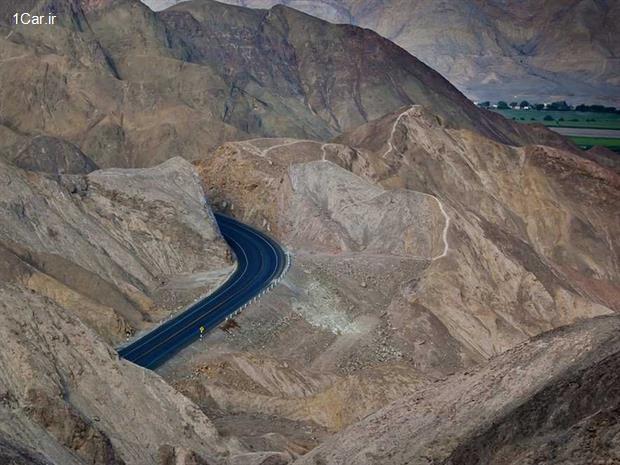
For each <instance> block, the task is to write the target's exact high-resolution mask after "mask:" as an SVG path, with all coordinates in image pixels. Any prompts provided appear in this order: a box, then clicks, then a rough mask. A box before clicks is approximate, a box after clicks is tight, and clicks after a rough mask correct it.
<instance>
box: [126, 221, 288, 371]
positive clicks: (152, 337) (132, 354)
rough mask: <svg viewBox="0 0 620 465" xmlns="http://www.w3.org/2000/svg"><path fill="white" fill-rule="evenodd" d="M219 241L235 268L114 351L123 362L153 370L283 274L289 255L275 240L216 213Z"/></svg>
mask: <svg viewBox="0 0 620 465" xmlns="http://www.w3.org/2000/svg"><path fill="white" fill-rule="evenodd" d="M215 219H216V220H217V224H218V226H219V228H220V231H221V232H222V236H224V239H226V242H228V244H229V245H230V247H231V249H232V250H233V252H234V253H235V255H236V257H237V269H236V270H235V272H234V273H233V274H232V275H231V276H230V278H228V280H227V281H226V282H225V283H224V284H223V285H222V286H221V287H219V288H218V289H217V290H216V291H215V292H213V293H212V294H210V295H209V296H207V297H205V298H204V299H202V300H201V301H199V302H196V303H195V304H193V305H192V306H191V307H189V308H188V309H187V310H185V311H184V312H183V313H180V314H179V315H177V316H175V317H174V318H172V319H171V320H168V321H166V322H165V323H162V324H161V325H160V326H158V327H157V328H155V329H154V330H153V331H151V332H149V333H147V334H145V335H144V336H142V337H141V338H139V339H137V340H135V341H133V342H132V343H131V344H128V345H127V346H125V347H122V348H120V349H119V350H118V353H119V355H120V356H121V357H123V358H124V359H127V360H129V361H131V362H133V363H135V364H137V365H141V366H143V367H145V368H150V369H154V368H156V367H158V366H159V365H161V364H162V363H164V362H165V361H166V360H168V359H169V358H170V357H172V356H173V355H175V354H176V353H177V352H179V351H180V350H181V349H183V348H184V347H187V346H188V345H189V344H191V343H192V342H193V341H195V340H196V339H198V338H199V337H200V327H201V326H204V327H205V329H206V330H207V331H209V330H211V329H213V328H215V327H216V326H217V325H219V324H220V323H222V322H223V321H224V320H225V319H226V317H228V316H229V315H231V314H232V313H234V312H235V311H236V310H238V309H239V308H241V307H242V306H243V305H244V304H246V303H247V302H249V301H250V300H252V298H254V297H256V296H257V295H258V294H260V293H261V292H262V291H263V290H265V289H266V288H267V287H269V285H270V284H271V283H272V282H273V281H274V280H275V279H277V278H279V277H280V276H281V275H282V274H283V273H284V271H285V268H286V265H287V255H286V253H285V252H284V250H282V247H280V246H279V245H278V243H277V242H275V241H274V240H273V239H271V238H270V237H269V236H267V235H266V234H263V233H262V232H260V231H257V230H256V229H253V228H251V227H249V226H247V225H245V224H243V223H240V222H238V221H236V220H233V219H232V218H229V217H227V216H224V215H220V214H217V213H216V214H215Z"/></svg>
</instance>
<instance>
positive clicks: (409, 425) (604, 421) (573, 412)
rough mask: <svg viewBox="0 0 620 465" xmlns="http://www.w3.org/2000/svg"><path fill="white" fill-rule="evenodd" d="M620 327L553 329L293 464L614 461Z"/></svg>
mask: <svg viewBox="0 0 620 465" xmlns="http://www.w3.org/2000/svg"><path fill="white" fill-rule="evenodd" d="M619 330H620V320H619V318H618V317H617V316H616V317H611V318H597V319H595V320H592V321H588V322H585V323H582V324H579V325H576V326H575V327H571V328H563V329H562V330H558V331H553V332H551V333H547V334H545V335H544V337H538V338H535V339H534V340H532V341H531V342H529V343H527V344H522V345H520V346H519V347H517V348H515V349H513V350H510V351H508V352H506V353H505V354H503V355H501V356H499V357H497V358H494V359H493V360H491V362H490V363H489V364H488V365H486V366H485V367H484V368H481V369H477V370H472V371H469V372H465V373H460V374H458V375H455V376H452V377H449V378H448V379H446V380H444V381H443V382H440V383H437V384H431V385H429V386H427V387H426V388H424V389H421V390H419V391H417V392H416V393H415V394H412V395H410V396H408V397H406V398H404V399H402V400H399V401H397V402H395V403H393V404H390V405H389V406H388V407H386V408H385V409H383V410H381V411H379V412H377V413H376V414H373V415H371V416H369V417H368V418H366V419H364V420H363V421H362V422H360V423H358V424H356V425H354V426H352V427H351V428H349V429H347V430H346V431H344V432H343V433H341V434H339V435H337V436H335V437H334V438H332V439H330V440H329V441H328V442H326V443H325V444H323V445H321V446H320V447H319V448H317V449H315V450H313V451H312V452H311V453H310V454H308V455H307V456H305V457H303V458H302V459H300V460H298V461H296V462H295V463H299V464H308V465H310V464H311V465H317V464H325V465H328V464H343V465H344V464H350V463H360V464H361V463H364V464H369V465H371V464H382V465H392V464H410V465H413V464H427V463H444V464H455V465H456V464H471V463H479V464H500V465H504V464H506V465H508V464H534V463H545V464H560V463H562V464H566V463H570V464H586V463H589V464H593V463H617V462H618V461H620V423H619V421H618V419H619V418H620V416H619V415H618V413H619V409H620V404H619V400H620V392H618V389H619V386H620V379H618V375H619V373H620V370H619V368H620V345H619V344H620V340H619V336H620V331H619ZM413 438H415V440H413Z"/></svg>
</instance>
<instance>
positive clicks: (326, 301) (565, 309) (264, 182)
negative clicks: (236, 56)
mask: <svg viewBox="0 0 620 465" xmlns="http://www.w3.org/2000/svg"><path fill="white" fill-rule="evenodd" d="M196 165H197V167H198V170H199V173H200V174H201V176H202V178H203V180H204V185H205V189H206V192H207V195H208V197H209V198H210V199H211V201H212V203H213V205H214V208H215V209H217V210H220V211H222V210H223V211H225V212H227V213H228V214H232V215H234V216H235V217H237V218H239V219H241V220H242V221H245V222H248V223H250V224H253V225H255V226H256V227H259V228H263V229H265V230H267V231H270V233H271V234H272V235H274V236H275V237H276V238H277V239H278V240H279V241H280V242H281V243H283V244H284V245H285V246H286V247H287V249H288V250H289V251H290V252H291V253H292V254H293V257H294V258H293V265H292V268H291V270H290V271H289V273H288V275H287V278H286V279H285V281H284V286H281V287H278V288H276V290H274V291H273V292H272V293H271V294H269V295H268V296H267V297H265V298H263V299H262V300H261V301H260V302H259V303H258V304H257V305H256V306H253V307H251V308H249V309H247V310H246V311H244V312H243V313H242V314H241V315H240V316H239V317H237V318H236V319H235V322H236V325H237V326H236V329H234V330H231V331H229V332H216V333H213V334H210V335H209V336H208V337H207V338H206V340H205V342H206V344H208V346H209V349H210V350H209V351H203V350H200V348H188V349H187V350H186V351H185V352H184V354H183V355H182V357H181V358H180V359H179V360H173V361H171V362H170V363H169V364H168V365H167V366H165V367H163V368H162V370H161V371H160V372H161V374H162V375H163V376H164V377H165V378H166V379H168V380H169V381H170V382H171V383H173V385H175V386H176V387H177V388H178V389H180V390H181V392H183V393H185V394H186V395H187V396H188V397H190V398H191V399H192V400H193V401H194V402H196V403H197V404H198V405H201V406H202V408H203V409H205V411H207V412H209V416H210V417H212V418H214V421H215V423H216V425H218V426H219V427H221V428H224V429H225V430H226V431H227V433H228V434H231V435H234V436H237V437H240V438H241V440H242V441H243V442H244V443H246V444H251V445H253V446H254V447H262V448H267V450H277V451H279V452H287V453H295V454H303V453H306V452H307V451H308V450H311V449H312V448H314V447H316V446H317V444H320V443H322V442H323V441H325V439H324V438H325V436H326V435H328V434H329V433H330V432H334V431H341V430H345V429H346V428H347V427H349V426H350V427H351V428H353V431H358V430H357V429H355V424H356V422H358V421H360V420H362V419H363V418H364V417H366V416H368V415H370V414H372V413H373V412H375V411H377V410H378V409H379V408H381V407H383V406H385V405H387V404H389V403H390V402H393V401H398V399H402V398H404V397H410V396H413V395H414V394H417V393H419V392H424V390H425V389H431V388H432V386H433V385H434V384H435V383H439V382H441V380H444V379H446V378H447V379H452V380H453V381H452V382H454V383H455V384H454V385H455V386H457V385H458V386H460V383H461V380H462V376H467V373H469V372H471V370H478V369H483V370H484V367H486V366H489V365H490V366H491V368H489V371H488V372H487V371H485V374H484V375H481V377H480V378H476V379H485V377H489V376H491V375H489V374H487V373H493V372H494V371H495V370H496V368H497V366H498V365H495V364H494V360H495V359H496V357H498V356H501V354H503V353H504V352H506V351H508V350H511V349H513V348H515V347H521V346H522V345H523V344H525V343H527V341H528V340H530V339H531V338H535V337H537V336H539V335H541V334H543V333H545V332H548V331H551V330H553V329H554V328H558V327H564V326H568V327H570V326H571V325H575V327H579V324H580V322H583V321H584V320H589V319H591V318H593V317H598V316H613V315H615V314H617V313H618V311H619V310H620V308H619V307H618V302H620V274H619V272H618V270H619V268H618V263H619V257H618V250H619V247H618V241H617V237H618V233H619V232H620V223H619V222H618V219H617V215H615V213H614V208H615V205H617V204H618V202H619V201H620V190H619V188H620V178H618V175H617V173H616V172H615V171H613V170H612V169H608V168H606V167H604V166H602V165H599V164H597V163H595V162H593V161H591V160H588V159H586V158H584V157H582V156H580V155H579V154H576V153H573V152H571V151H568V150H561V149H556V148H551V147H546V146H543V145H529V146H524V147H514V146H511V145H507V144H500V143H497V142H496V141H494V140H492V139H490V138H488V137H484V136H481V135H480V134H478V133H476V132H474V131H470V130H467V129H455V128H450V127H448V126H446V125H444V124H442V123H441V118H437V115H434V114H433V113H431V112H430V111H428V110H426V109H425V108H423V107H421V106H415V105H414V106H411V107H406V108H403V109H401V110H400V111H399V112H396V113H392V114H389V115H386V116H385V117H383V118H380V119H378V120H376V121H373V122H370V123H367V124H365V125H362V126H360V127H358V128H356V129H354V130H352V131H349V132H346V133H344V134H343V135H341V136H339V137H338V138H337V139H335V140H333V141H332V142H330V143H321V142H317V141H308V140H296V139H287V138H279V139H254V140H245V141H238V142H232V143H227V144H224V145H223V146H222V147H220V148H219V149H217V150H216V151H213V152H211V153H209V154H208V155H207V156H206V157H205V158H204V159H203V160H200V161H197V162H196ZM606 321H610V320H606ZM614 321H615V320H614ZM605 325H606V323H600V326H602V327H605ZM597 331H598V330H597ZM589 337H590V336H587V335H586V336H584V339H585V340H586V341H587V340H589V339H588V338H589ZM591 337H592V338H594V339H596V338H597V337H598V336H595V335H592V336H591ZM538 340H540V339H538ZM601 340H603V339H601ZM536 344H537V343H536V342H532V347H537V345H536ZM567 344H568V345H570V344H571V343H570V342H568V343H567ZM604 345H605V343H604V342H603V343H602V345H601V347H604ZM563 347H564V345H562V346H561V347H559V348H557V349H554V351H553V352H552V353H551V354H550V355H549V357H550V358H549V359H548V360H555V359H561V360H562V363H569V362H570V361H571V360H572V359H571V355H570V354H567V355H566V358H563V357H564V355H565V354H564V352H563ZM582 347H583V346H577V345H576V346H575V350H577V351H579V350H582ZM583 350H585V349H583ZM523 360H528V356H524V357H523ZM511 363H512V362H511ZM524 363H525V362H524ZM547 363H551V362H549V361H546V362H545V364H547ZM498 364H499V362H498ZM507 366H519V364H518V363H517V362H515V363H514V365H510V364H508V365H507ZM544 366H545V367H546V366H547V365H544ZM515 369H516V368H515ZM536 369H538V368H536ZM543 369H544V368H543ZM569 372H570V370H569V369H567V371H566V374H567V376H568V374H569ZM497 373H498V374H497V379H498V382H499V381H501V380H502V379H504V378H506V380H505V381H503V382H506V383H508V384H510V382H511V380H512V378H510V377H507V376H508V375H507V373H508V374H509V373H511V371H510V370H507V371H501V370H500V371H497ZM528 373H530V372H528ZM456 374H458V376H457V375H456ZM548 375H549V378H544V380H546V381H544V382H547V381H548V382H549V384H553V382H554V378H552V376H553V373H549V374H548ZM597 376H598V375H597ZM537 382H538V379H537V378H536V375H535V374H534V371H533V372H531V378H530V374H524V375H523V380H522V383H523V385H527V386H534V385H535V386H540V385H539V384H536V383H537ZM568 384H569V385H570V382H569V383H568ZM452 389H453V386H452V385H448V382H446V388H445V391H444V392H446V393H449V392H451V390H452ZM502 392H503V391H502ZM531 392H534V391H531ZM506 395H507V396H508V399H505V402H507V403H510V405H518V404H519V403H520V402H522V401H523V400H524V398H525V397H520V395H521V392H516V391H511V392H510V393H508V394H506ZM584 395H585V394H584ZM610 396H611V397H610V400H609V402H610V405H616V404H613V402H616V403H617V400H618V399H617V395H616V394H610ZM594 397H596V396H594ZM467 400H468V398H467V399H465V400H464V401H463V403H460V402H459V399H457V400H455V401H454V404H450V405H449V406H448V407H446V408H450V409H453V410H454V411H455V412H459V411H460V410H459V409H461V408H463V411H464V412H469V410H468V408H467V405H468V404H467V403H466V402H465V401H467ZM477 402H479V404H480V405H484V404H485V401H484V400H479V401H477ZM432 404H433V401H432V400H431V401H430V403H429V405H432ZM596 405H597V404H592V406H591V407H588V409H590V410H589V411H595V410H596ZM509 407H510V406H508V407H506V408H509ZM489 408H490V409H491V408H492V407H489ZM525 408H526V407H525ZM558 408H560V407H558ZM424 411H425V410H421V412H424ZM476 412H479V411H476ZM502 412H507V411H504V410H502ZM502 412H500V411H499V410H498V411H495V413H494V415H499V414H500V413H502ZM403 415H405V414H403ZM420 415H422V413H420ZM467 415H469V414H467ZM471 415H472V417H475V416H476V415H477V413H472V414H471ZM506 415H508V413H506ZM605 415H606V414H605ZM585 416H587V414H584V417H585ZM397 418H400V416H398V417H397ZM450 418H452V417H448V419H450ZM487 418H488V417H487V416H485V417H484V418H482V417H481V420H485V419H487ZM494 418H495V417H494ZM575 418H576V419H574V421H575V424H577V423H578V422H579V421H581V419H582V417H575ZM602 418H607V416H603V417H602ZM506 421H508V420H506ZM528 421H529V420H528ZM571 421H573V420H571ZM525 424H527V423H525ZM351 425H353V426H351ZM448 426H449V425H447V426H446V428H448ZM483 426H485V425H484V424H480V430H476V431H473V433H478V432H479V433H480V434H482V432H483V429H482V428H483ZM365 427H366V424H365V423H362V425H361V426H360V428H359V430H363V429H364V428H365ZM485 427H486V426H485ZM378 428H379V429H381V428H384V429H385V430H386V431H387V432H389V431H390V430H391V429H392V424H391V422H390V415H385V416H381V422H380V426H378ZM420 428H421V429H422V430H423V429H424V426H421V427H420ZM430 428H431V426H429V433H428V434H429V435H433V434H438V430H437V431H435V430H431V429H430ZM597 428H599V429H600V431H601V432H600V435H601V437H604V436H605V435H606V434H609V435H613V434H614V431H615V430H614V429H613V428H615V426H614V425H613V424H610V425H609V429H607V426H606V424H605V423H602V424H601V425H600V426H597ZM599 429H597V431H599ZM406 430H407V428H406V427H405V426H403V431H406ZM560 430H561V427H560V426H558V428H557V429H556V430H554V434H556V433H557V434H558V436H559V435H560ZM345 431H346V430H345ZM373 431H374V430H373ZM267 432H270V433H271V434H274V435H275V436H270V435H267ZM468 432H470V430H468V429H464V430H463V431H462V432H459V429H458V428H456V427H455V430H454V433H451V430H448V432H447V433H446V434H457V433H458V434H465V433H468ZM473 433H472V434H473ZM345 434H347V433H346V432H345V433H343V436H340V435H337V436H336V437H335V438H334V439H333V440H329V439H328V440H327V441H326V443H325V445H324V446H323V445H319V446H318V451H317V452H316V454H315V453H313V452H310V454H309V455H310V458H309V459H308V462H307V463H313V462H312V461H311V458H314V457H318V459H317V463H321V458H323V459H325V460H328V459H329V458H330V457H331V456H332V455H333V456H334V457H337V458H338V459H337V460H339V461H337V460H336V459H334V460H335V462H334V463H351V462H350V461H347V459H346V457H348V456H350V457H356V459H357V462H358V463H364V462H363V459H362V457H363V452H361V453H360V454H359V455H355V453H356V450H357V449H355V447H354V446H353V445H354V444H357V445H358V446H356V447H360V448H363V447H364V445H365V444H369V447H374V446H373V444H374V443H373V442H372V441H371V439H369V438H368V437H364V438H363V440H360V441H358V440H357V438H356V437H354V436H351V437H352V439H351V442H348V440H347V436H346V435H345ZM403 434H406V433H403ZM485 434H487V433H485ZM488 434H490V433H488ZM541 434H542V433H541ZM562 434H564V433H562ZM567 434H568V433H567ZM376 437H377V441H379V440H381V441H383V439H382V438H383V436H380V435H377V436H376ZM459 437H460V438H462V439H459V440H460V441H462V442H461V443H462V444H464V446H463V447H465V446H466V445H467V443H465V439H466V438H463V437H462V436H459ZM494 440H496V439H494ZM398 441H400V442H398V443H396V444H401V445H402V448H403V450H404V451H405V452H406V451H407V450H411V451H413V452H411V454H414V453H415V454H418V456H420V457H421V456H422V455H423V454H422V453H421V452H419V450H418V449H414V448H413V445H415V443H416V441H415V440H413V439H409V441H410V442H411V444H412V446H411V447H409V446H408V445H407V443H406V441H405V439H402V438H400V437H399V438H398ZM472 441H473V440H472ZM497 441H499V439H497ZM506 441H507V442H508V445H507V447H512V448H516V447H518V445H519V442H518V441H519V438H518V437H512V436H511V437H510V438H508V439H506ZM440 443H441V444H443V443H445V441H443V439H442V441H441V442H440ZM461 443H459V444H461ZM383 444H387V445H389V444H391V443H390V436H389V434H388V433H386V434H385V442H384V443H383V442H377V446H376V448H377V449H380V448H381V447H383V448H384V449H386V450H388V452H390V453H392V452H393V453H394V454H396V452H395V451H394V450H393V449H388V448H387V445H385V446H384V445H383ZM425 444H426V443H425ZM471 444H475V445H476V447H482V444H484V442H483V441H478V442H471ZM340 446H341V447H342V454H340V452H339V451H340V448H339V447H340ZM429 447H430V446H429ZM332 449H333V450H334V452H331V450H332ZM364 450H365V449H364ZM562 451H567V449H562ZM586 452H587V451H581V452H579V454H586ZM372 453H373V452H371V457H372ZM463 453H464V452H463ZM580 456H581V455H580ZM583 456H584V457H587V455H583ZM378 457H381V458H382V457H383V455H378ZM407 457H408V456H407ZM464 457H467V456H465V455H464ZM463 460H464V461H462V462H460V463H468V462H467V461H466V460H465V459H463ZM302 463H304V462H302ZM327 463H329V461H327ZM353 463H356V462H353ZM371 463H372V462H371ZM376 463H382V462H381V460H380V459H377V460H376ZM403 463H406V461H405V462H403ZM490 463H493V461H491V462H490ZM517 463H518V462H517ZM583 463H587V460H586V461H585V462H583Z"/></svg>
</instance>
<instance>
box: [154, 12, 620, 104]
mask: <svg viewBox="0 0 620 465" xmlns="http://www.w3.org/2000/svg"><path fill="white" fill-rule="evenodd" d="M144 1H145V3H146V4H148V5H150V6H151V7H153V8H155V9H163V8H167V7H169V6H171V5H174V4H176V3H178V1H179V0H144ZM225 2H226V3H231V4H235V5H243V6H249V7H253V8H271V7H272V6H274V5H276V4H284V5H288V6H290V7H292V8H296V9H299V10H301V11H305V12H307V13H309V14H311V15H313V16H317V17H319V18H323V19H326V20H328V21H332V22H336V23H348V24H356V25H359V26H363V27H367V28H370V29H372V30H375V31H377V32H379V33H380V34H381V35H382V36H384V37H387V38H388V39H390V40H392V41H394V42H395V43H397V44H398V45H400V46H401V47H403V48H405V49H406V50H408V51H409V52H410V53H411V54H413V55H415V56H417V57H418V58H420V59H421V60H422V61H424V62H425V63H427V64H428V65H429V66H431V67H432V68H433V69H435V70H437V71H439V72H440V73H441V74H442V75H444V76H446V77H447V78H448V79H449V80H450V82H452V83H453V84H455V85H456V86H457V87H458V88H459V89H460V90H461V91H463V92H464V93H465V94H466V95H467V96H468V97H470V98H472V99H474V100H486V99H491V100H493V101H497V100H506V99H518V100H519V101H520V100H521V99H523V98H526V99H531V100H536V101H551V100H553V99H568V100H570V101H572V102H575V103H581V102H601V103H603V104H610V103H611V104H615V105H616V106H617V105H618V104H620V100H619V98H620V97H619V96H620V82H618V75H619V73H620V68H619V66H620V65H619V63H618V55H619V53H620V49H619V48H618V47H619V46H618V41H617V40H615V37H617V36H618V33H619V31H618V24H620V6H619V5H618V2H615V1H611V0H605V1H596V2H594V1H590V0H570V1H565V2H553V1H544V2H541V1H500V0H493V1H480V0H467V1H462V0H447V1H446V0H444V1H441V2H438V1H434V0H416V1H414V2H412V1H410V0H389V1H377V0H317V1H305V0H225Z"/></svg>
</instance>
